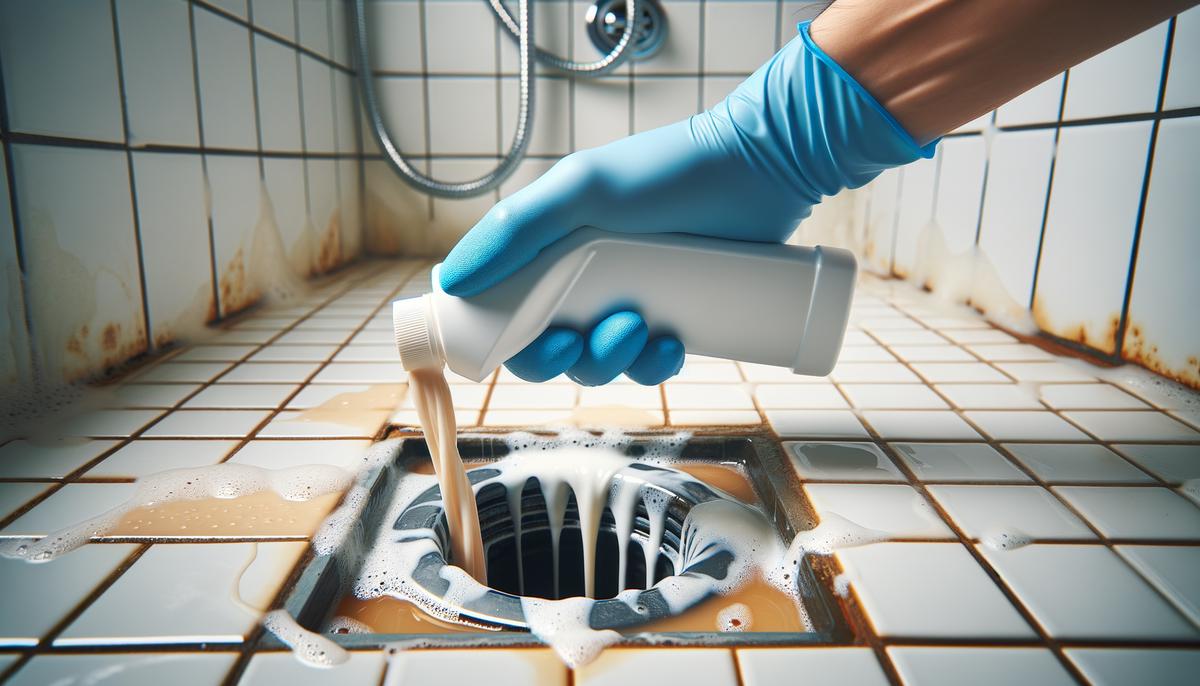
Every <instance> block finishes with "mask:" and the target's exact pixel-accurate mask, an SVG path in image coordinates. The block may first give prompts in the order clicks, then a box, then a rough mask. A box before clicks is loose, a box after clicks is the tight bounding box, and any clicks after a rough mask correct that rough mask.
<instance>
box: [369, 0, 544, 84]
mask: <svg viewBox="0 0 1200 686" xmlns="http://www.w3.org/2000/svg"><path fill="white" fill-rule="evenodd" d="M512 7H513V8H514V10H513V11H515V7H516V5H513V6H512ZM539 9H540V8H539ZM496 39H497V36H496V19H495V18H494V17H493V15H492V10H491V9H490V8H489V7H488V6H487V5H484V4H483V3H480V2H462V1H460V0H445V1H443V2H428V3H426V4H425V44H426V50H427V55H428V68H429V73H430V74H460V73H473V74H480V73H483V74H491V73H493V72H495V71H496ZM392 40H394V39H392ZM505 40H507V39H505Z"/></svg>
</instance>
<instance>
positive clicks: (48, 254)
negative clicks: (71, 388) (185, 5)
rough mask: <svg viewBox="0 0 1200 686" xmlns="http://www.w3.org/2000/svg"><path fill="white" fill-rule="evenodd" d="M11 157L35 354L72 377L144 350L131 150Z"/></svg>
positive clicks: (60, 150) (37, 149)
mask: <svg viewBox="0 0 1200 686" xmlns="http://www.w3.org/2000/svg"><path fill="white" fill-rule="evenodd" d="M39 6H41V5H39ZM64 11H65V10H64ZM85 14H86V13H85ZM7 64H8V63H7V62H6V65H7ZM6 73H7V72H6ZM10 107H11V105H10ZM11 161H12V164H13V176H14V178H15V180H16V190H17V203H16V209H17V210H18V212H19V217H20V224H21V236H20V240H21V245H22V250H23V252H24V260H25V270H26V273H25V279H26V281H25V295H26V301H27V306H28V308H29V312H28V315H29V317H30V318H31V319H32V320H33V321H36V322H37V323H38V324H37V336H36V337H35V338H34V339H33V344H34V345H35V346H36V349H35V351H36V352H38V354H39V355H41V357H42V359H44V360H55V361H57V362H56V363H55V364H56V365H57V367H58V368H57V369H55V370H54V371H55V372H60V373H61V374H62V377H63V378H65V379H66V380H75V379H80V378H85V377H92V376H94V375H96V374H98V373H100V372H102V371H103V370H104V369H105V368H107V367H109V366H112V365H116V364H120V363H123V362H124V361H125V360H126V359H128V358H129V357H131V356H133V355H136V354H138V353H140V352H142V351H144V350H145V348H146V331H145V322H144V318H143V314H142V304H141V300H142V298H141V292H140V289H139V287H138V283H139V277H138V265H137V247H136V245H135V242H134V231H133V208H132V207H131V201H130V185H129V175H128V171H127V167H126V160H125V155H124V154H123V153H120V152H117V151H112V150H91V149H81V148H65V147H56V146H42V145H13V146H12V160H11Z"/></svg>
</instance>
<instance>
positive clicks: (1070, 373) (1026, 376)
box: [996, 362, 1096, 383]
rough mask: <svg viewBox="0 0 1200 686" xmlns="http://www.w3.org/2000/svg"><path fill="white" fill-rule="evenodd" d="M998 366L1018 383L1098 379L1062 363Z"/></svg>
mask: <svg viewBox="0 0 1200 686" xmlns="http://www.w3.org/2000/svg"><path fill="white" fill-rule="evenodd" d="M996 366H997V367H999V368H1000V369H1002V370H1003V371H1004V372H1005V373H1006V374H1009V375H1010V376H1012V377H1013V378H1014V379H1016V380H1017V381H1035V382H1039V383H1045V382H1052V381H1078V382H1089V381H1095V380H1096V377H1095V376H1093V375H1091V374H1089V373H1087V372H1086V371H1083V370H1082V369H1080V368H1079V367H1075V366H1072V365H1068V364H1064V363H1062V362H997V363H996Z"/></svg>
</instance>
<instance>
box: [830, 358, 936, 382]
mask: <svg viewBox="0 0 1200 686" xmlns="http://www.w3.org/2000/svg"><path fill="white" fill-rule="evenodd" d="M829 376H830V378H832V379H833V380H834V381H836V382H838V383H917V382H919V381H920V379H918V378H917V375H916V374H913V373H912V372H911V371H909V370H908V368H907V367H905V366H904V365H902V364H900V363H899V362H839V363H838V364H837V366H835V367H834V368H833V373H831V374H830V375H829Z"/></svg>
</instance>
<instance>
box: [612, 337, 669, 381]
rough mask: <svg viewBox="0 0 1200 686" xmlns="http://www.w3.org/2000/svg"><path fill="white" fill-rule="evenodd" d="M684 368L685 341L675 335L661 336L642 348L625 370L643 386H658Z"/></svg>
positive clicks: (626, 374)
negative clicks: (682, 341)
mask: <svg viewBox="0 0 1200 686" xmlns="http://www.w3.org/2000/svg"><path fill="white" fill-rule="evenodd" d="M682 368H683V343H681V342H680V340H679V339H678V338H675V337H674V336H659V337H658V338H655V339H653V340H651V341H650V342H649V343H647V344H646V347H644V348H642V352H641V354H639V355H638V356H637V359H636V360H634V361H633V364H631V365H629V369H626V370H625V376H628V377H629V378H630V379H633V380H634V381H635V382H637V383H640V384H642V385H643V386H657V385H658V384H660V383H662V382H664V381H666V380H667V379H669V378H671V377H672V376H675V375H676V374H678V373H679V370H680V369H682Z"/></svg>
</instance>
